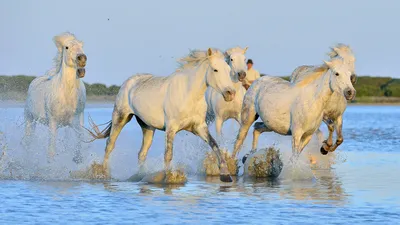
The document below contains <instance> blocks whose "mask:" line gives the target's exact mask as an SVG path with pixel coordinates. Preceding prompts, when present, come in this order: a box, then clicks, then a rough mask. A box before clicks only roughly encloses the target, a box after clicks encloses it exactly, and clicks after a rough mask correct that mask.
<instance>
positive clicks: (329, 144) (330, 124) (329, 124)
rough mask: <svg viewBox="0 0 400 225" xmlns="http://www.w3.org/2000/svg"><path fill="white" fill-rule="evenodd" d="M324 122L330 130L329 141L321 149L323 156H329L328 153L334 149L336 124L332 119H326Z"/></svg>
mask: <svg viewBox="0 0 400 225" xmlns="http://www.w3.org/2000/svg"><path fill="white" fill-rule="evenodd" d="M323 121H324V123H325V124H326V125H327V127H328V130H329V136H328V139H327V140H325V141H324V142H323V144H322V147H321V153H322V154H323V155H326V154H328V151H329V149H330V148H331V147H332V144H333V140H332V139H333V131H334V130H335V125H334V122H333V121H332V120H330V119H324V120H323Z"/></svg>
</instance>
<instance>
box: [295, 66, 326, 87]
mask: <svg viewBox="0 0 400 225" xmlns="http://www.w3.org/2000/svg"><path fill="white" fill-rule="evenodd" d="M328 70H329V67H328V65H326V64H323V65H321V66H317V67H314V68H313V69H312V71H311V72H310V73H309V74H307V75H305V76H302V77H299V79H298V80H297V81H296V84H295V85H296V86H300V87H304V86H307V85H308V84H310V83H311V82H313V81H315V80H316V79H318V78H320V77H321V76H322V75H323V74H325V73H326V72H328Z"/></svg>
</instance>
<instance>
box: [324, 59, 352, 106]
mask: <svg viewBox="0 0 400 225" xmlns="http://www.w3.org/2000/svg"><path fill="white" fill-rule="evenodd" d="M324 62H325V64H326V66H327V67H328V68H329V71H328V72H330V81H329V85H330V88H331V89H332V90H333V91H337V92H339V93H343V95H344V97H345V98H346V99H347V100H351V99H354V98H355V96H356V90H355V89H354V87H353V83H352V80H351V77H352V76H353V68H352V66H351V65H349V64H348V63H347V62H346V61H345V60H343V59H339V58H335V59H332V60H331V61H324Z"/></svg>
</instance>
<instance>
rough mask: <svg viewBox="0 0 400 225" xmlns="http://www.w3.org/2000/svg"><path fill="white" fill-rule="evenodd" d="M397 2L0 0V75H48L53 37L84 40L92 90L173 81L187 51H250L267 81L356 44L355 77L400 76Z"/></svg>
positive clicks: (251, 56)
mask: <svg viewBox="0 0 400 225" xmlns="http://www.w3.org/2000/svg"><path fill="white" fill-rule="evenodd" d="M399 11H400V1H398V0H380V1H375V0H335V1H327V0H301V1H297V0H292V1H287V0H279V1H277V0H274V1H270V0H259V1H255V0H254V1H252V0H246V1H244V0H201V1H199V0H194V1H188V0H168V1H161V0H159V1H155V0H141V1H137V0H131V1H128V0H126V1H123V0H118V1H105V0H104V1H100V0H99V1H82V0H64V1H58V0H57V1H55V0H37V1H33V0H24V1H23V0H12V1H10V0H0V31H1V35H0V74H1V75H17V74H25V75H36V76H37V75H43V74H44V73H45V72H46V71H47V70H48V69H50V68H51V66H52V59H53V57H54V56H55V54H56V51H57V50H56V47H55V45H54V43H53V42H52V38H53V36H55V35H57V34H59V33H62V32H65V31H69V32H72V33H74V34H75V35H76V37H77V38H78V39H80V40H82V41H83V42H84V43H85V44H84V51H85V53H86V55H87V57H88V62H87V67H86V76H85V78H84V80H85V81H86V82H88V83H105V84H107V85H111V84H117V85H120V84H122V82H123V81H124V80H126V79H127V78H128V77H129V76H131V75H133V74H136V73H144V72H145V73H152V74H155V75H159V76H166V75H169V74H171V73H173V72H174V70H175V69H176V67H177V62H176V60H177V59H179V58H180V57H183V56H185V55H186V54H187V53H188V52H189V49H204V50H205V49H207V48H208V47H216V48H219V49H221V50H225V49H227V48H230V47H235V46H241V47H245V46H248V47H249V49H248V51H247V53H246V56H247V58H251V59H253V61H254V67H255V68H256V69H257V70H259V71H260V72H261V73H265V74H269V75H289V74H290V73H291V72H292V71H293V70H294V69H295V68H296V67H297V66H300V65H317V64H321V63H322V60H324V59H327V58H328V57H327V55H326V53H327V52H328V51H329V47H330V46H333V45H334V44H336V43H345V44H349V45H350V46H351V47H352V48H353V51H354V52H355V56H356V60H357V61H356V72H357V74H358V75H373V76H391V77H397V78H400V73H399V72H398V71H399V69H398V68H397V65H399V63H398V61H399V60H400V56H399V50H400V29H399V21H400V13H399Z"/></svg>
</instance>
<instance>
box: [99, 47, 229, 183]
mask: <svg viewBox="0 0 400 225" xmlns="http://www.w3.org/2000/svg"><path fill="white" fill-rule="evenodd" d="M182 62H183V63H182V65H181V68H180V69H178V70H177V71H176V72H175V73H174V74H172V75H171V76H168V77H155V76H153V75H150V74H139V75H135V76H132V77H131V78H129V79H128V80H127V81H125V83H124V84H123V85H122V87H121V89H120V91H119V93H118V95H117V98H116V102H115V106H114V111H113V116H112V121H111V122H110V123H109V124H108V126H107V127H106V129H104V130H103V131H102V132H100V131H99V130H98V128H97V127H96V126H95V125H94V126H93V128H94V131H95V132H96V134H93V133H92V135H93V136H94V137H95V138H96V139H99V138H106V137H109V138H108V140H107V146H106V149H105V155H104V161H103V169H104V170H105V172H106V174H105V175H106V177H109V165H108V160H109V157H110V154H111V152H112V150H113V149H114V145H115V141H116V139H117V137H118V135H119V133H120V132H121V130H122V128H123V127H124V125H125V124H126V123H128V122H129V121H130V120H131V118H132V117H133V116H135V117H136V120H137V121H138V123H139V125H140V126H141V128H142V131H143V141H142V147H141V149H140V152H139V165H140V168H142V165H143V163H144V161H145V160H146V156H147V152H148V150H149V148H150V146H151V143H152V141H153V135H154V131H155V130H156V129H157V130H163V131H165V132H166V138H165V154H164V164H165V165H164V166H165V169H166V170H169V169H170V168H171V167H170V164H171V160H172V155H173V154H172V145H173V141H174V137H175V135H176V133H177V132H179V131H181V130H186V131H189V132H192V133H193V134H195V135H197V136H199V137H200V138H202V139H203V140H204V141H206V142H207V143H208V144H209V145H210V146H211V148H212V149H213V150H214V152H215V153H216V154H217V156H218V162H219V166H220V171H221V172H220V179H221V181H225V182H231V181H232V179H231V177H230V175H229V172H228V168H227V165H226V161H225V159H224V158H222V157H221V152H220V149H219V147H218V145H217V143H216V142H215V140H214V138H213V137H212V136H211V135H210V134H209V131H208V127H207V124H206V122H205V117H206V111H207V103H206V101H205V98H204V95H205V92H206V89H207V87H208V86H211V87H212V88H214V89H215V90H217V91H218V92H219V93H221V94H222V95H223V96H224V99H225V101H232V100H233V99H234V97H235V89H234V87H233V84H232V81H231V79H230V76H229V73H230V68H229V66H228V64H226V62H225V61H224V55H223V54H222V53H221V52H219V51H215V50H212V49H208V51H206V52H203V51H192V52H190V54H189V55H188V56H187V57H185V58H183V59H182Z"/></svg>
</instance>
